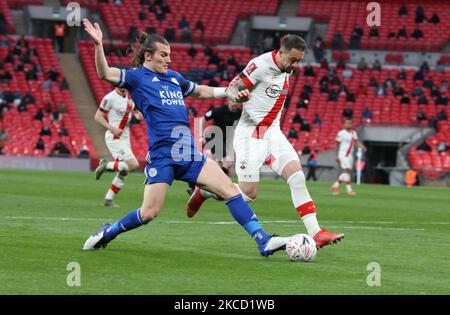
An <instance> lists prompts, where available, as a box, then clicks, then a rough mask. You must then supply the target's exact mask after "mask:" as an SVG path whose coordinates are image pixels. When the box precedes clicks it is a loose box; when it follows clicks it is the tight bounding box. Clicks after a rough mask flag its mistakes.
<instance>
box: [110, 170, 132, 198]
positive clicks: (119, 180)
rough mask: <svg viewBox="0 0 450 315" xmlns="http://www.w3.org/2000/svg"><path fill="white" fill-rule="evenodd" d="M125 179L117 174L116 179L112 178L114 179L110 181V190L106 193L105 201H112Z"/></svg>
mask: <svg viewBox="0 0 450 315" xmlns="http://www.w3.org/2000/svg"><path fill="white" fill-rule="evenodd" d="M126 178H127V177H126V176H122V175H120V174H117V175H116V177H114V179H113V180H112V184H111V188H110V189H109V190H108V192H107V193H106V196H105V199H107V200H113V199H114V197H115V196H116V195H117V194H118V193H119V191H120V189H122V187H123V185H124V181H125V179H126Z"/></svg>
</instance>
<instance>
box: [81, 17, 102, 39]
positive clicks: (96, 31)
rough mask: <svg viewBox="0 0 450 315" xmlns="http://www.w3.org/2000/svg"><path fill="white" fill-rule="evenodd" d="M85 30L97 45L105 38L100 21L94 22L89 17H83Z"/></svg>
mask: <svg viewBox="0 0 450 315" xmlns="http://www.w3.org/2000/svg"><path fill="white" fill-rule="evenodd" d="M83 26H84V30H85V31H86V32H87V33H88V34H89V36H90V37H91V39H92V41H93V42H94V44H95V45H101V44H102V40H103V33H102V30H101V29H100V25H98V23H94V25H92V23H91V22H90V21H89V20H88V19H83Z"/></svg>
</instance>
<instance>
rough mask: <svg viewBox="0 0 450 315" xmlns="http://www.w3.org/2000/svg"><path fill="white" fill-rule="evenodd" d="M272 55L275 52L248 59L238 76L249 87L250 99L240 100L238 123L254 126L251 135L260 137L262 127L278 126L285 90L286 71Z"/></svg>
mask: <svg viewBox="0 0 450 315" xmlns="http://www.w3.org/2000/svg"><path fill="white" fill-rule="evenodd" d="M275 55H276V51H272V52H268V53H265V54H262V55H260V56H258V57H256V58H254V59H252V60H250V62H249V63H248V65H247V67H246V68H245V70H244V71H242V73H241V74H240V76H239V77H240V78H241V79H242V81H243V82H244V84H245V85H246V86H247V87H248V88H249V89H250V90H251V98H250V100H249V101H248V102H246V103H244V106H243V111H242V115H241V119H240V120H239V125H240V126H241V127H254V128H255V132H254V133H253V137H255V138H262V137H263V136H264V130H266V129H267V128H269V127H271V126H276V127H278V128H279V126H280V116H281V111H282V109H283V104H284V101H285V99H286V96H287V94H288V90H289V74H288V73H286V72H282V71H281V70H280V69H279V68H278V66H277V63H276V59H275Z"/></svg>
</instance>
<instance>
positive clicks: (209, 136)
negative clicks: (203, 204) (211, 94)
mask: <svg viewBox="0 0 450 315" xmlns="http://www.w3.org/2000/svg"><path fill="white" fill-rule="evenodd" d="M241 113H242V104H240V103H235V102H232V101H228V104H227V105H223V106H219V107H216V108H212V109H210V110H208V111H207V112H206V113H205V116H203V117H202V118H201V121H200V124H201V131H202V138H201V139H200V140H201V141H200V143H203V144H204V153H207V152H209V150H210V151H211V157H212V158H213V159H214V160H215V161H216V162H217V163H218V164H219V166H220V167H221V168H222V170H223V171H224V173H225V174H227V175H229V169H230V167H231V166H232V165H233V162H234V149H233V138H234V127H235V125H236V123H237V121H238V120H239V118H240V117H241ZM211 120H212V121H213V125H212V126H209V127H205V126H206V122H207V121H211ZM216 128H217V129H216ZM227 130H228V132H227ZM194 188H195V186H193V185H190V186H189V188H188V190H187V192H188V194H189V195H191V194H192V192H193V191H194Z"/></svg>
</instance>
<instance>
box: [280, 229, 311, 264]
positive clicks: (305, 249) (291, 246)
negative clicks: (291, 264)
mask: <svg viewBox="0 0 450 315" xmlns="http://www.w3.org/2000/svg"><path fill="white" fill-rule="evenodd" d="M286 253H287V255H288V257H289V259H290V260H292V261H312V260H314V258H315V257H316V255H317V247H316V242H315V241H314V240H313V238H312V237H311V236H309V235H307V234H296V235H294V236H293V237H291V238H290V239H289V241H288V242H287V243H286Z"/></svg>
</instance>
